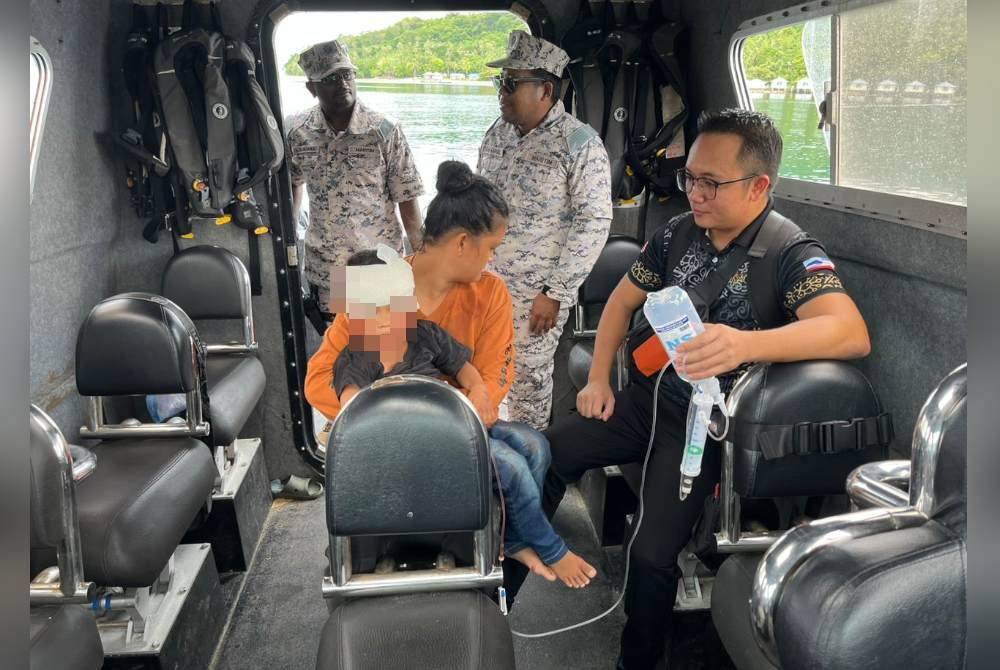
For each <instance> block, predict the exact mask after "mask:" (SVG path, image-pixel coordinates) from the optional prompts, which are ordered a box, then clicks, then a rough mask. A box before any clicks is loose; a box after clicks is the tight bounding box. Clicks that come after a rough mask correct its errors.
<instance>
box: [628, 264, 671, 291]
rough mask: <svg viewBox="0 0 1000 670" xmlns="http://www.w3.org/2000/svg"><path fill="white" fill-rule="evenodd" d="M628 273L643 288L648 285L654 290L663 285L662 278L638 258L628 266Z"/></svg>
mask: <svg viewBox="0 0 1000 670" xmlns="http://www.w3.org/2000/svg"><path fill="white" fill-rule="evenodd" d="M629 274H631V275H632V277H633V278H634V279H635V280H636V281H638V282H639V283H640V284H641V285H642V287H643V288H647V287H648V288H651V289H652V290H654V291H655V290H656V289H659V288H660V287H661V286H662V285H663V279H661V278H660V275H658V274H656V273H655V272H653V271H652V270H650V269H649V268H647V267H646V266H645V265H643V264H642V261H640V260H638V259H637V260H636V261H635V262H634V263H632V267H631V268H629Z"/></svg>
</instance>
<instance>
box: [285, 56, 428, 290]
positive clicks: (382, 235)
mask: <svg viewBox="0 0 1000 670" xmlns="http://www.w3.org/2000/svg"><path fill="white" fill-rule="evenodd" d="M299 62H300V64H301V65H302V68H303V70H305V71H306V73H307V74H308V75H309V78H310V79H312V80H314V81H315V80H318V79H322V78H323V77H324V76H326V75H327V74H329V73H330V72H332V71H333V70H335V69H340V68H343V67H350V68H353V67H354V66H353V65H352V64H351V62H350V60H349V59H348V58H347V52H346V49H344V48H343V47H342V46H340V45H339V43H337V42H336V41H334V42H327V43H324V44H320V45H316V46H314V47H312V48H311V49H310V50H308V51H306V52H305V53H303V54H302V56H301V57H300V60H299ZM286 155H287V157H288V166H289V171H290V173H291V176H292V186H298V185H299V184H307V185H308V188H309V213H310V220H311V223H310V225H309V229H308V231H307V232H306V238H305V255H306V257H305V260H304V264H305V272H304V274H305V276H306V279H307V280H308V281H309V283H311V284H313V285H314V286H316V287H317V289H318V291H319V299H320V308H321V309H324V310H325V309H327V307H326V306H327V305H328V304H329V299H330V295H329V291H330V269H331V268H332V267H334V266H336V265H346V263H347V258H348V257H349V256H350V255H351V254H353V253H355V252H357V251H361V250H363V249H374V248H375V246H376V245H377V244H378V243H379V242H383V243H385V244H387V245H389V246H390V247H393V248H394V249H396V250H397V251H402V250H403V231H402V225H401V223H400V221H399V219H398V218H397V217H396V211H395V204H396V203H399V202H406V201H409V200H414V199H416V198H417V197H418V196H419V195H420V194H422V193H423V190H424V189H423V183H422V182H421V180H420V175H419V173H418V172H417V167H416V163H415V162H414V160H413V155H412V154H411V153H410V147H409V145H408V144H407V143H406V137H405V136H404V135H403V131H402V130H401V129H400V127H399V125H398V124H396V123H393V122H392V121H390V120H389V119H387V118H386V117H385V116H384V115H382V114H380V113H378V112H376V111H374V110H371V109H369V108H367V107H366V106H365V105H364V104H362V103H361V102H360V101H356V102H355V103H354V111H353V112H352V114H351V121H350V123H349V125H348V126H347V130H345V131H344V132H343V133H337V132H334V130H333V129H332V128H331V127H330V125H329V124H328V123H327V121H326V118H325V117H324V116H323V111H322V109H320V106H319V105H316V106H315V107H313V108H312V110H311V111H309V112H308V113H306V114H305V115H303V116H301V117H297V118H296V120H295V123H294V125H292V127H291V128H290V129H289V131H288V151H287V154H286Z"/></svg>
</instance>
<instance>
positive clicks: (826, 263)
mask: <svg viewBox="0 0 1000 670" xmlns="http://www.w3.org/2000/svg"><path fill="white" fill-rule="evenodd" d="M802 265H804V266H805V268H806V272H816V271H817V270H835V269H836V266H834V264H833V261H831V260H830V259H829V258H826V257H824V256H813V257H812V258H810V259H808V260H806V261H803V262H802Z"/></svg>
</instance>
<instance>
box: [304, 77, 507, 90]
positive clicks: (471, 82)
mask: <svg viewBox="0 0 1000 670" xmlns="http://www.w3.org/2000/svg"><path fill="white" fill-rule="evenodd" d="M289 79H293V80H299V81H301V82H302V83H305V81H306V78H305V77H296V76H289ZM355 81H357V82H358V83H359V84H410V85H413V84H419V85H421V86H476V87H480V88H485V87H488V86H493V82H491V81H490V80H489V79H440V80H428V79H424V78H422V77H415V78H414V77H405V78H402V79H389V78H385V79H382V78H374V79H356V80H355Z"/></svg>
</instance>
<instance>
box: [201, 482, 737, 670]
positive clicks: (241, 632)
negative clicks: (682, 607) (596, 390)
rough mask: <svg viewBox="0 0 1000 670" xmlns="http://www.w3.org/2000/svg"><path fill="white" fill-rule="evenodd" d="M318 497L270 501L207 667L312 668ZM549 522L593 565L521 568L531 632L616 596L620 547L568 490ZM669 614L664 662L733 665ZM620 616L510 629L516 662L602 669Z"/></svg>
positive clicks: (515, 621)
mask: <svg viewBox="0 0 1000 670" xmlns="http://www.w3.org/2000/svg"><path fill="white" fill-rule="evenodd" d="M323 502H324V501H323V500H322V499H318V500H313V501H308V502H292V501H286V500H277V501H275V502H274V504H273V506H272V507H271V513H270V514H269V516H268V519H267V523H266V524H265V527H264V533H263V536H262V538H261V541H260V544H259V546H258V549H257V553H256V555H255V556H254V559H253V563H252V565H251V568H250V571H249V572H248V574H247V575H246V576H245V577H240V576H236V575H234V576H232V577H231V578H230V579H229V580H227V583H226V585H225V590H226V596H227V597H226V601H227V603H232V602H234V601H235V604H234V605H233V606H232V612H231V615H230V621H229V625H228V628H227V631H226V634H225V636H224V638H223V640H222V642H221V644H220V645H219V648H218V649H217V651H216V656H215V658H214V660H213V664H212V666H211V667H212V670H237V669H240V670H242V669H243V668H248V667H253V668H283V669H288V670H296V669H301V670H312V668H315V664H316V650H317V649H318V647H319V637H320V632H321V631H322V629H323V625H324V624H325V623H326V620H327V616H328V614H327V609H326V604H325V602H324V601H323V597H322V595H321V593H320V582H321V579H322V576H323V569H324V567H325V561H326V558H325V556H324V550H325V549H326V543H327V537H326V524H325V518H324V514H325V510H324V504H323ZM553 525H554V526H555V528H556V530H557V531H558V532H559V533H560V534H561V535H562V536H563V538H564V539H565V540H566V542H567V543H568V544H569V546H570V547H571V548H572V549H573V550H574V551H576V552H577V553H579V554H580V555H581V556H583V557H584V558H585V559H586V560H588V561H589V562H590V563H591V564H593V565H594V566H595V567H597V569H598V573H599V574H598V577H597V579H596V580H595V581H594V582H592V583H591V585H590V586H588V587H587V588H585V589H580V590H574V589H568V588H566V587H564V586H562V585H561V584H560V583H558V582H556V583H550V582H547V581H545V580H544V579H541V578H540V577H535V576H534V575H531V576H529V578H528V581H527V582H525V584H524V586H523V587H522V588H521V591H520V593H519V594H518V600H517V606H516V607H515V608H514V609H513V611H512V612H511V614H510V619H509V621H510V626H511V628H512V629H513V630H515V631H520V632H524V633H536V632H540V631H546V630H552V629H555V628H561V627H563V626H567V625H570V624H573V623H576V622H579V621H583V620H585V619H589V618H590V617H593V616H595V615H597V614H600V613H601V612H603V611H604V610H606V609H608V608H609V607H610V606H611V605H612V604H613V603H614V602H615V600H616V599H617V597H618V594H619V591H618V588H619V586H620V582H621V578H622V574H621V569H622V566H621V548H620V547H618V548H611V549H607V550H606V549H601V548H600V547H599V546H598V542H597V537H596V535H595V534H594V529H593V526H592V525H591V523H590V520H589V517H588V516H587V514H586V510H585V508H584V506H583V500H582V498H581V497H580V495H579V493H578V492H577V491H576V489H575V488H570V490H569V491H568V493H567V496H566V498H565V499H564V501H563V504H562V506H561V507H560V508H559V512H558V514H557V515H556V517H555V519H554V521H553ZM677 619H678V620H677V623H676V627H675V631H676V633H675V646H674V650H675V654H674V661H675V663H674V664H673V665H672V666H671V667H676V668H685V669H688V668H690V669H692V670H694V669H702V668H731V667H732V666H731V665H729V663H728V662H727V661H728V659H724V660H723V661H722V662H721V664H720V663H719V659H718V657H719V655H720V654H721V655H722V657H724V656H725V654H724V652H721V650H719V649H718V640H717V638H715V637H714V631H713V630H712V629H711V625H710V623H709V622H708V615H707V613H700V614H698V615H693V616H692V615H688V616H685V617H678V618H677ZM623 623H624V614H623V613H622V610H621V608H620V607H619V608H618V609H616V610H615V611H613V612H612V613H611V614H609V615H608V616H606V617H605V618H603V619H601V620H600V621H598V622H596V623H593V624H590V625H588V626H586V627H584V628H582V629H577V630H573V631H569V632H566V633H562V634H559V635H556V636H552V637H547V638H542V639H523V638H519V637H515V638H514V649H515V655H516V658H517V667H518V670H559V669H562V668H567V669H568V668H572V669H573V670H589V669H595V670H596V669H598V668H600V669H604V670H610V669H612V668H614V662H615V658H616V656H617V654H618V637H619V635H620V634H621V629H622V625H623ZM678 642H679V643H680V644H679V645H678ZM678 646H680V647H682V648H684V649H683V650H681V649H678ZM678 651H680V652H681V653H680V654H678V653H677V652H678ZM706 651H708V652H709V653H708V657H707V658H706V654H705V652H706ZM387 670H389V669H387Z"/></svg>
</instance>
